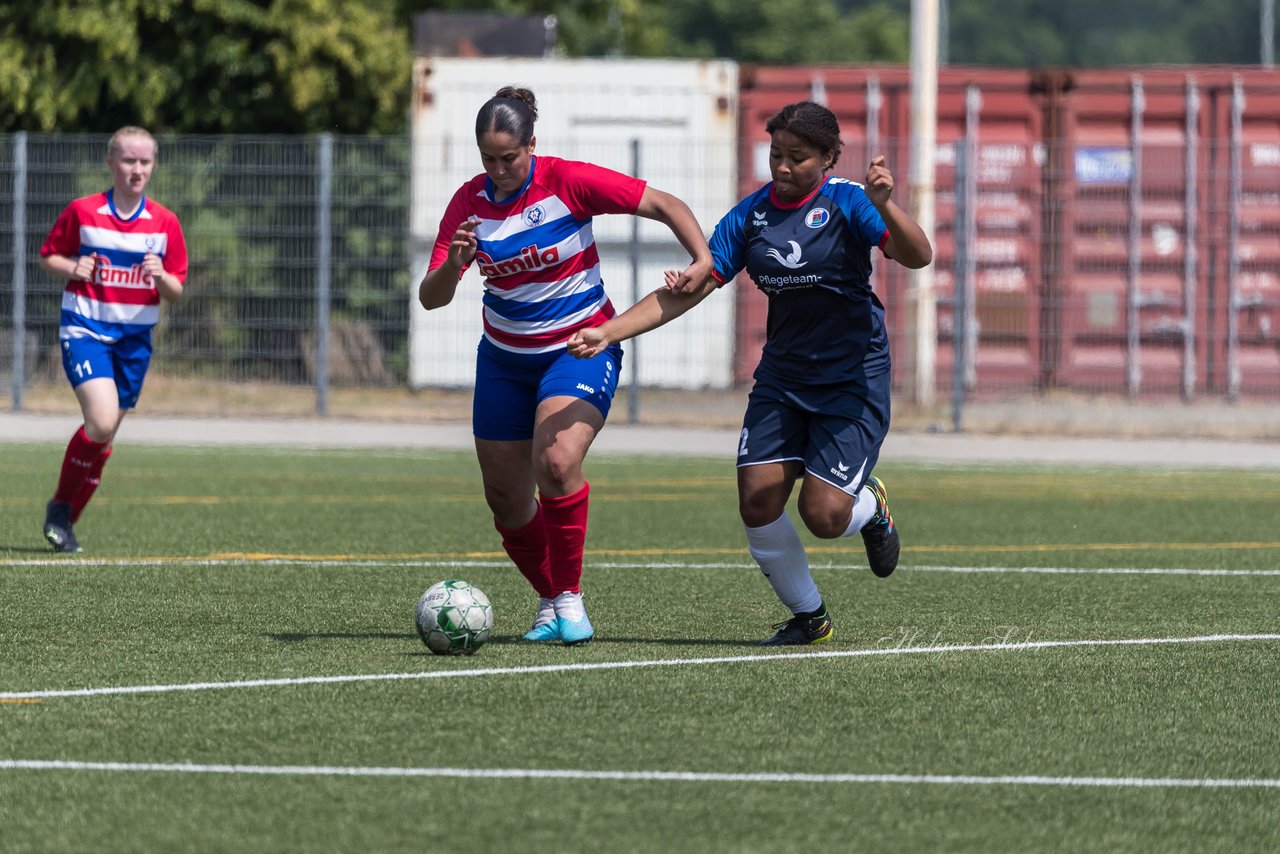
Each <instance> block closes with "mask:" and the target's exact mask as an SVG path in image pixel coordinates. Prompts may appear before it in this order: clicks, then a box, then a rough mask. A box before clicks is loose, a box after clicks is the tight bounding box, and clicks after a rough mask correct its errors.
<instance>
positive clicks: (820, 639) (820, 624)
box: [760, 608, 836, 646]
mask: <svg viewBox="0 0 1280 854" xmlns="http://www.w3.org/2000/svg"><path fill="white" fill-rule="evenodd" d="M774 628H775V629H777V630H778V633H777V634H775V635H774V636H773V637H771V638H767V639H765V640H762V641H760V645H761V646H803V645H805V644H810V643H826V642H827V641H829V640H831V638H833V637H835V633H836V630H835V626H833V625H832V624H831V617H830V615H829V614H827V609H826V608H823V609H822V613H821V614H819V615H818V616H816V617H804V616H801V615H799V614H797V615H796V616H794V617H792V618H791V619H790V620H787V621H786V622H782V623H778V624H777V625H776V626H774Z"/></svg>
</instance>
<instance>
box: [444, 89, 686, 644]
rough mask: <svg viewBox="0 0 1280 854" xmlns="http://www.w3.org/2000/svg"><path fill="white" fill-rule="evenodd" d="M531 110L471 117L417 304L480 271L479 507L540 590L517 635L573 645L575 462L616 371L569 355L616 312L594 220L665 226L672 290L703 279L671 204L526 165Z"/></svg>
mask: <svg viewBox="0 0 1280 854" xmlns="http://www.w3.org/2000/svg"><path fill="white" fill-rule="evenodd" d="M537 116H538V110H537V100H536V99H535V97H534V94H533V92H531V91H529V90H528V89H518V88H515V87H511V86H507V87H503V88H502V89H500V90H498V92H497V94H496V95H494V96H493V97H492V98H490V99H489V100H488V101H487V102H485V104H484V106H482V107H481V108H480V112H479V113H478V114H477V116H476V144H477V145H478V146H479V149H480V162H481V165H482V166H483V167H484V172H483V173H482V174H480V175H477V176H476V177H474V178H472V179H471V180H470V181H468V182H466V183H465V184H463V185H462V186H461V187H460V188H459V189H458V191H457V192H456V193H455V194H454V196H453V199H452V201H450V202H449V205H448V206H447V207H446V209H445V212H444V216H443V218H442V219H441V221H440V230H439V233H438V236H437V238H436V243H435V248H434V250H433V252H432V254H431V261H430V263H429V265H428V272H427V274H426V276H425V277H424V278H423V280H422V283H421V284H420V285H419V288H418V299H419V301H420V302H421V303H422V306H423V307H424V308H426V309H428V310H430V309H436V308H440V307H442V306H445V305H448V304H449V303H450V302H451V301H452V300H453V296H454V293H455V292H456V290H457V287H458V280H459V279H460V278H461V276H462V274H463V272H464V271H465V270H466V269H467V268H468V267H469V266H471V265H472V264H473V263H474V264H475V265H476V266H477V267H478V268H479V272H480V275H481V276H483V277H484V288H485V293H484V317H483V321H484V333H483V336H482V337H481V339H480V345H479V347H478V350H477V356H476V384H475V397H474V404H473V411H472V426H473V432H474V434H475V444H476V456H477V458H478V459H479V462H480V471H481V476H482V478H483V481H484V494H485V500H486V501H487V502H488V504H489V509H490V510H491V511H492V512H493V519H494V526H495V527H496V528H497V530H498V532H499V533H500V534H501V535H502V545H503V548H504V549H506V552H507V554H508V555H509V556H510V557H511V560H512V562H514V563H515V565H516V567H517V568H518V569H519V570H520V572H521V573H522V574H523V575H524V576H525V578H527V579H528V581H529V584H530V585H531V586H532V587H533V589H534V591H536V592H537V594H538V609H537V613H536V615H535V617H534V620H533V625H532V627H531V628H530V630H529V632H528V634H526V635H525V640H530V641H559V642H561V643H564V644H566V645H573V644H578V643H583V642H585V641H588V640H590V639H591V638H592V637H593V636H594V634H595V630H594V628H593V627H592V625H591V621H590V620H589V619H588V618H587V613H586V610H585V609H584V607H583V603H582V587H581V578H582V555H583V550H584V547H585V542H586V535H587V499H588V494H589V492H590V486H589V484H588V483H587V480H586V477H585V475H584V473H583V460H584V459H585V457H586V453H587V449H588V448H589V447H590V446H591V443H592V441H593V440H594V439H595V437H596V434H597V433H599V432H600V430H601V428H602V427H604V423H605V419H606V417H607V416H608V414H609V407H610V405H611V403H612V400H613V394H614V389H615V387H616V385H617V381H618V377H619V374H620V373H621V365H622V349H621V348H620V347H619V346H616V345H615V346H611V347H605V348H601V351H600V352H599V353H597V354H596V355H595V356H594V357H593V358H591V359H585V360H579V359H576V358H574V357H573V356H570V355H569V353H568V352H567V351H566V350H565V342H566V341H568V340H569V338H570V336H572V335H573V334H574V333H575V332H578V331H579V330H582V329H585V328H589V327H592V326H598V325H600V324H601V323H604V322H605V321H607V320H608V319H609V318H611V317H613V316H614V309H613V305H612V303H611V302H610V301H609V298H608V296H607V295H606V294H605V291H604V283H603V278H602V275H601V270H600V256H599V253H598V251H597V248H596V245H595V239H594V237H593V234H592V229H591V220H592V217H594V216H597V215H601V214H632V215H634V216H642V217H645V218H647V219H653V220H657V221H658V222H661V223H663V224H665V225H666V226H667V227H668V228H670V229H671V231H672V233H673V234H674V235H675V237H676V239H677V240H678V241H679V242H680V244H681V245H682V246H683V247H684V249H685V250H686V251H687V252H688V253H689V256H690V259H691V260H690V263H689V265H688V266H687V267H686V268H685V269H684V270H683V271H682V272H679V273H673V274H672V276H673V280H674V281H676V282H678V283H681V284H682V285H683V284H688V283H691V282H702V281H704V280H705V279H706V278H707V277H708V276H709V275H710V274H711V253H710V250H709V249H708V247H707V242H706V239H705V238H704V237H703V234H702V229H701V228H700V227H699V225H698V223H697V220H696V219H694V216H693V213H692V212H691V211H690V210H689V208H688V206H687V205H686V204H685V203H684V202H682V201H680V200H679V199H677V198H676V197H675V196H672V195H670V194H668V193H664V192H662V191H660V190H657V189H655V188H653V187H650V186H647V185H646V184H645V182H644V181H642V180H640V179H638V178H633V177H630V176H627V175H623V174H621V173H618V172H614V171H611V170H609V169H605V168H602V167H600V166H595V165H593V164H590V163H581V162H576V161H570V160H562V159H560V158H557V157H550V156H547V155H542V154H539V155H536V156H535V154H534V149H535V145H536V139H535V137H534V133H533V125H534V122H535V120H536V119H537Z"/></svg>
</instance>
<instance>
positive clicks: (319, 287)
mask: <svg viewBox="0 0 1280 854" xmlns="http://www.w3.org/2000/svg"><path fill="white" fill-rule="evenodd" d="M316 173H317V174H316V177H317V178H318V180H319V184H320V186H319V192H318V193H317V194H316V414H317V415H328V414H329V301H330V290H331V288H332V269H331V267H332V259H333V221H332V217H331V211H330V201H331V199H332V196H333V134H331V133H322V134H320V149H319V152H318V157H317V163H316Z"/></svg>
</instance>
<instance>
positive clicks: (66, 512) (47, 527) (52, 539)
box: [44, 501, 84, 552]
mask: <svg viewBox="0 0 1280 854" xmlns="http://www.w3.org/2000/svg"><path fill="white" fill-rule="evenodd" d="M44 538H45V539H46V540H48V541H49V545H51V546H53V549H54V551H59V552H82V551H84V549H82V548H80V541H79V540H77V539H76V533H75V531H73V530H71V505H70V504H68V503H67V502H65V501H50V502H49V503H48V504H47V505H45V509H44Z"/></svg>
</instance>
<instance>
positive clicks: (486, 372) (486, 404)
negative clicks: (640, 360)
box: [471, 339, 622, 442]
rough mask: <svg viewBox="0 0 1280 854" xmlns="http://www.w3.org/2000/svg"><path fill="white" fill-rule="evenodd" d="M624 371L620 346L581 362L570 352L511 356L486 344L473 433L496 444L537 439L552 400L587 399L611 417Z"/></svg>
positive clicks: (479, 356) (480, 351)
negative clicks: (537, 422)
mask: <svg viewBox="0 0 1280 854" xmlns="http://www.w3.org/2000/svg"><path fill="white" fill-rule="evenodd" d="M621 371H622V347H620V346H619V345H617V344H614V345H612V346H610V347H609V348H608V349H607V350H605V351H604V352H603V353H601V354H599V355H598V356H595V357H593V358H590V359H576V358H574V357H573V356H570V355H569V351H568V350H564V349H560V350H553V351H551V352H549V353H529V354H526V353H509V352H507V351H506V350H503V349H502V348H500V347H495V346H494V345H493V344H491V343H489V341H488V340H486V339H481V341H480V346H479V347H478V348H477V349H476V391H475V397H474V398H473V400H472V406H471V426H472V432H473V433H474V434H475V437H476V438H477V439H486V440H489V441H493V442H518V441H523V440H525V439H532V438H533V419H534V415H535V414H536V412H537V409H538V404H539V403H541V402H542V401H544V400H546V399H547V398H549V397H576V398H578V399H580V400H585V401H587V402H588V403H590V404H591V405H592V406H594V407H595V408H596V409H598V410H600V414H601V415H603V416H604V417H605V418H608V417H609V407H610V406H612V405H613V393H614V390H615V389H616V388H617V385H618V375H619V374H620V373H621Z"/></svg>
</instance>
